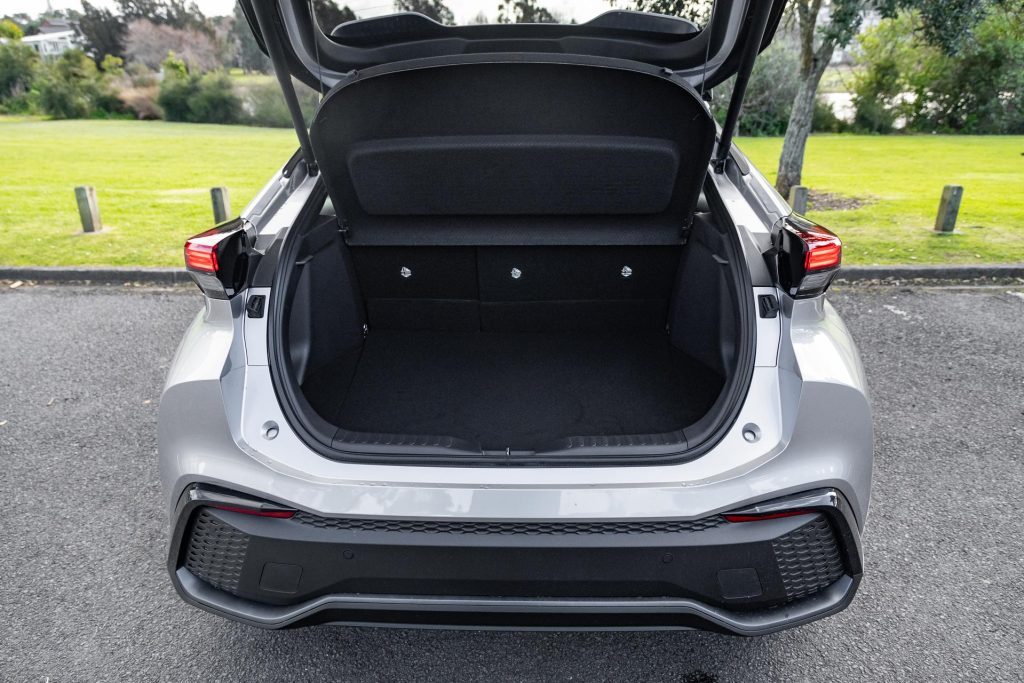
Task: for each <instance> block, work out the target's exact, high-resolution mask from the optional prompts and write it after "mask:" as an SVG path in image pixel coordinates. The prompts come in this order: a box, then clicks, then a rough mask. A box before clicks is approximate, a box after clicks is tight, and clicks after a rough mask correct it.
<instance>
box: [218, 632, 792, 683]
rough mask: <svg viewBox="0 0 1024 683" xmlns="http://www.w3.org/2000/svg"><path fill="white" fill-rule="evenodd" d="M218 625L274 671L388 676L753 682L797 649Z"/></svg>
mask: <svg viewBox="0 0 1024 683" xmlns="http://www.w3.org/2000/svg"><path fill="white" fill-rule="evenodd" d="M224 629H225V630H227V631H231V632H232V633H231V635H230V636H229V638H230V640H231V641H232V643H233V644H238V645H239V647H238V648H237V649H235V651H234V656H235V657H238V658H239V660H240V661H246V660H249V661H251V659H252V658H258V659H266V658H270V657H272V658H273V661H274V663H275V667H279V669H280V671H302V670H309V671H310V673H311V674H312V673H315V674H317V675H319V674H330V675H332V676H334V677H338V678H349V677H354V678H360V677H365V678H383V679H389V680H390V679H395V680H467V679H468V680H475V679H483V678H490V679H496V678H498V679H502V680H538V679H547V680H569V679H580V680H669V679H670V680H673V681H685V682H687V683H710V682H712V681H719V680H723V681H725V680H751V679H755V678H760V677H764V676H770V674H769V665H768V663H769V662H771V661H773V660H776V659H777V652H776V650H777V649H779V648H780V647H781V648H783V649H791V648H793V647H798V646H796V645H795V644H794V643H793V642H787V641H792V640H794V637H793V636H792V635H791V634H787V633H781V634H775V635H771V636H765V637H761V638H741V637H737V636H728V635H721V634H715V633H702V632H696V631H646V632H621V631H620V632H514V631H446V630H433V629H429V630H428V629H375V628H354V627H344V626H321V627H313V628H306V629H298V630H294V631H279V632H272V631H270V632H268V631H262V630H256V629H250V628H249V627H241V626H235V625H230V624H225V625H224ZM239 629H241V630H242V631H243V632H244V633H239V632H238V630H239ZM240 635H241V636H243V637H239V636H240Z"/></svg>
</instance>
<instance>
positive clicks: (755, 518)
mask: <svg viewBox="0 0 1024 683" xmlns="http://www.w3.org/2000/svg"><path fill="white" fill-rule="evenodd" d="M812 514H814V510H806V509H804V508H798V509H796V510H783V511H781V512H766V513H764V514H757V513H753V514H742V513H738V514H730V515H722V519H724V520H725V521H727V522H734V523H735V522H761V521H764V520H766V519H782V518H783V517H798V516H800V515H812Z"/></svg>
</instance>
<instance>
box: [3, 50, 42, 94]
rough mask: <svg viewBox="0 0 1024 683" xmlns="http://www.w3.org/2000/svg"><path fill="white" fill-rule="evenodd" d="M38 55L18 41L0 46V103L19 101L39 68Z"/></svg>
mask: <svg viewBox="0 0 1024 683" xmlns="http://www.w3.org/2000/svg"><path fill="white" fill-rule="evenodd" d="M40 66H41V65H40V62H39V55H38V54H36V51H35V50H33V49H32V48H30V47H29V46H28V45H22V44H21V43H19V42H18V41H11V42H9V43H3V44H0V103H6V104H10V103H11V102H9V101H10V100H15V99H20V98H22V97H23V96H24V95H25V93H27V92H28V90H29V88H30V87H31V86H32V81H33V80H34V79H35V77H36V74H37V73H38V71H39V68H40Z"/></svg>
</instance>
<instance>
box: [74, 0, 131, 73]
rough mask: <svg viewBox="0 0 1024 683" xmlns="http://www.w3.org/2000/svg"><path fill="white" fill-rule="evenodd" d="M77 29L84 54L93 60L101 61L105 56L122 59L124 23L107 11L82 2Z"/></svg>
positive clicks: (84, 1) (85, 0) (85, 1)
mask: <svg viewBox="0 0 1024 683" xmlns="http://www.w3.org/2000/svg"><path fill="white" fill-rule="evenodd" d="M78 29H79V30H80V31H81V32H82V37H83V42H84V43H85V51H86V53H87V54H88V55H89V56H90V57H92V58H93V59H94V60H97V61H99V60H102V59H103V58H104V57H105V56H107V55H112V56H114V57H124V32H125V26H124V22H123V21H121V18H120V17H118V16H116V15H115V14H114V13H113V12H111V11H110V10H109V9H106V8H105V7H96V6H95V5H92V4H91V3H89V1H88V0H82V16H81V18H80V19H79V20H78Z"/></svg>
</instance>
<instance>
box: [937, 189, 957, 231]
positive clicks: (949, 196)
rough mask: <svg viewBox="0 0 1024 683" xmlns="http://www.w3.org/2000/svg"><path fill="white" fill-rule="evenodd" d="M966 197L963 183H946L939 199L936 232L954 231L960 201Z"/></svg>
mask: <svg viewBox="0 0 1024 683" xmlns="http://www.w3.org/2000/svg"><path fill="white" fill-rule="evenodd" d="M963 198H964V187H963V185H946V186H945V187H944V188H942V199H940V200H939V215H938V216H936V217H935V232H953V229H954V228H956V217H957V215H958V214H959V213H960V201H961V200H962V199H963Z"/></svg>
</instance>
